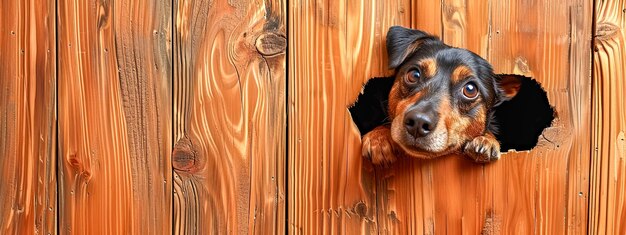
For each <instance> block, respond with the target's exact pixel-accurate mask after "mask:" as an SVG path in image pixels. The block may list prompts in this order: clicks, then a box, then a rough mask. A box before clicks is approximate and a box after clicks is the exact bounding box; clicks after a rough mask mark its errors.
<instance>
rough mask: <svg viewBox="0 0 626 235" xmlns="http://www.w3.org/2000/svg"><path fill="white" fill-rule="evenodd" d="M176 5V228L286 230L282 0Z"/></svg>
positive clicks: (188, 0) (187, 0) (182, 1)
mask: <svg viewBox="0 0 626 235" xmlns="http://www.w3.org/2000/svg"><path fill="white" fill-rule="evenodd" d="M174 6H175V10H174V15H175V25H176V29H175V31H174V64H175V67H174V99H175V101H174V102H175V103H174V113H175V115H174V124H175V126H174V130H175V131H174V140H175V142H176V144H175V147H174V152H173V156H172V164H173V167H174V178H175V179H174V180H175V185H174V226H175V227H174V233H175V234H212V233H213V234H282V233H284V228H285V226H284V221H285V213H286V211H285V196H286V195H285V160H286V158H285V156H286V152H285V148H286V146H285V144H286V138H285V131H286V112H285V105H286V104H285V101H286V96H285V95H286V87H285V86H286V79H285V72H284V71H285V69H286V67H285V66H286V64H285V51H286V46H287V45H286V35H285V20H286V16H285V13H286V2H285V1H278V0H267V1H259V0H253V1H246V0H235V1H226V0H215V1H207V0H195V1H194V0H176V1H174Z"/></svg>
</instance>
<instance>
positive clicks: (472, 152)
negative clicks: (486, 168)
mask: <svg viewBox="0 0 626 235" xmlns="http://www.w3.org/2000/svg"><path fill="white" fill-rule="evenodd" d="M463 152H465V154H467V155H469V156H470V157H471V158H472V159H474V161H476V162H480V163H485V162H491V161H495V160H498V159H500V143H498V140H496V138H495V137H493V136H491V135H486V136H478V137H476V138H474V139H473V140H471V141H469V142H467V143H466V144H465V146H463Z"/></svg>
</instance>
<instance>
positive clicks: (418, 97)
mask: <svg viewBox="0 0 626 235" xmlns="http://www.w3.org/2000/svg"><path fill="white" fill-rule="evenodd" d="M387 53H388V56H389V67H390V68H391V69H395V82H394V85H393V87H392V89H391V92H390V93H389V116H390V118H391V136H392V139H393V140H394V141H395V142H396V143H397V144H398V145H400V146H401V147H402V149H404V151H405V152H406V153H407V154H409V155H411V156H413V157H419V158H433V157H437V156H441V155H444V154H448V153H451V152H455V151H457V150H459V149H460V147H461V146H462V145H463V144H464V143H465V142H467V141H469V140H471V139H473V138H475V137H477V136H480V135H482V134H484V133H485V131H487V130H491V131H493V130H492V129H493V124H492V123H491V120H492V109H493V108H494V107H495V106H497V105H498V104H499V103H500V102H502V101H506V100H509V99H511V98H513V97H514V96H515V95H516V94H517V91H518V90H519V88H520V82H521V81H520V80H519V79H518V78H517V77H516V76H508V75H495V74H494V73H493V70H492V68H491V65H490V64H489V63H488V62H487V61H486V60H484V59H483V58H481V57H480V56H478V55H476V54H474V53H472V52H471V51H468V50H465V49H461V48H455V47H451V46H448V45H446V44H444V43H443V42H441V41H440V40H439V39H438V38H436V37H435V36H432V35H428V34H426V33H424V32H422V31H419V30H413V29H407V28H403V27H399V26H394V27H391V28H390V29H389V32H388V34H387Z"/></svg>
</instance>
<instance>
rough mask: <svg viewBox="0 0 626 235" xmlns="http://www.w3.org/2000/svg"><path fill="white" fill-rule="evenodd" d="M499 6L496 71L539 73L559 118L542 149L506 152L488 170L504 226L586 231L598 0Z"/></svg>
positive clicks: (495, 10)
mask: <svg viewBox="0 0 626 235" xmlns="http://www.w3.org/2000/svg"><path fill="white" fill-rule="evenodd" d="M492 12H493V17H492V19H493V27H492V28H493V29H492V44H491V46H490V48H491V49H490V57H491V58H492V63H493V66H494V69H495V70H496V71H498V72H500V73H516V74H523V75H526V76H530V77H533V78H535V79H537V81H538V82H540V83H541V84H542V86H543V88H544V89H545V90H546V92H547V95H548V99H549V101H550V104H551V105H552V106H554V108H555V111H556V116H557V117H556V119H555V120H554V121H553V123H552V126H551V127H549V128H547V129H546V130H544V132H543V133H542V135H541V136H540V137H539V143H538V144H537V147H536V148H534V149H533V150H531V151H530V152H525V153H517V154H507V155H506V156H504V161H501V162H499V163H497V164H494V165H492V166H493V167H494V169H490V170H491V171H489V173H488V178H489V179H493V181H492V184H493V186H494V187H493V188H492V189H490V190H491V191H492V192H493V195H494V202H493V207H494V211H495V212H496V215H498V213H501V214H500V215H501V218H502V221H503V222H502V226H501V229H502V232H503V233H505V234H506V233H514V232H522V233H525V232H533V233H540V234H561V233H564V232H568V233H584V232H585V231H586V230H587V228H586V226H587V225H586V222H585V221H587V216H588V211H587V203H588V200H587V198H588V187H589V182H588V178H587V175H588V173H589V162H590V152H591V149H590V146H591V145H590V143H591V142H590V141H591V139H590V136H589V135H588V133H589V130H590V127H591V126H590V122H591V109H590V100H591V93H590V91H591V86H590V81H591V79H590V78H591V74H590V70H591V69H590V68H591V52H590V49H589V48H590V47H591V46H590V45H591V41H590V38H591V35H590V32H591V25H592V21H591V18H592V17H591V15H592V4H591V2H589V1H539V2H526V1H497V2H493V3H492ZM503 189H506V190H503ZM511 208H515V209H511Z"/></svg>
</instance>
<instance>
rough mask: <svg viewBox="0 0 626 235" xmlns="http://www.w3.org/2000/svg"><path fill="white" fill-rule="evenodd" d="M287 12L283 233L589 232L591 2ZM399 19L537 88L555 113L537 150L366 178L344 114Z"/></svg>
mask: <svg viewBox="0 0 626 235" xmlns="http://www.w3.org/2000/svg"><path fill="white" fill-rule="evenodd" d="M385 3H387V2H385ZM290 12H291V14H290V15H291V16H293V17H292V18H291V19H292V20H291V21H290V36H291V37H290V40H291V41H290V46H291V47H290V48H291V51H290V57H289V66H290V71H289V79H290V84H289V94H290V97H289V104H290V106H289V135H288V136H289V146H290V148H289V157H290V158H289V159H290V161H289V166H288V170H289V189H290V194H289V202H290V203H289V217H288V218H289V219H288V223H289V229H290V232H292V233H306V234H308V233H312V234H316V233H322V232H331V231H332V232H343V231H350V232H352V233H394V234H396V233H397V234H408V233H417V234H423V233H427V234H432V233H449V234H463V233H467V234H477V233H485V234H516V233H519V234H527V233H541V234H561V233H565V232H568V233H584V232H585V231H586V230H587V227H586V226H587V225H586V221H587V213H588V212H587V195H588V190H587V188H588V181H587V180H588V177H587V176H588V174H589V161H590V152H591V150H590V146H591V142H590V137H589V135H587V133H588V132H589V130H590V128H591V126H590V121H591V109H590V106H589V104H590V102H591V93H590V91H591V86H590V84H591V78H590V76H591V74H590V67H591V52H590V50H589V48H590V45H591V42H590V39H591V24H592V22H591V20H590V19H591V15H592V6H591V4H590V3H588V2H586V1H569V2H566V1H550V2H549V1H540V2H526V1H472V2H469V1H452V0H450V1H442V2H441V3H440V4H436V3H433V2H432V1H414V2H411V3H410V4H409V3H405V2H396V1H393V2H391V3H389V4H384V3H383V1H328V2H326V1H315V2H309V1H305V0H301V1H296V2H294V3H292V4H291V7H290ZM407 15H408V16H407ZM396 24H398V25H405V26H411V27H414V28H419V29H426V30H427V31H429V32H431V33H433V34H435V35H438V36H440V37H441V38H442V40H444V41H445V42H447V43H449V44H451V45H454V46H460V47H464V48H468V49H470V50H472V51H474V52H476V53H478V54H480V55H482V56H483V57H485V58H487V59H488V60H490V61H491V62H492V63H493V65H494V67H495V70H496V72H499V73H518V74H523V75H526V76H532V77H534V78H536V79H537V80H538V81H539V82H541V83H542V85H543V86H544V87H545V88H546V90H547V92H548V97H549V99H550V102H551V104H552V105H554V106H555V107H556V110H557V113H558V118H557V120H556V121H555V123H553V126H552V127H551V128H548V129H547V130H545V131H544V133H543V135H542V136H541V137H540V142H539V145H538V147H536V148H535V149H533V150H532V151H527V152H520V153H508V154H505V155H504V157H503V159H502V160H500V161H498V162H496V163H493V164H488V165H478V164H475V163H473V162H471V161H470V160H467V159H466V158H464V157H462V156H449V157H446V158H442V159H439V160H435V161H420V160H415V159H402V160H400V162H398V163H396V164H395V166H394V167H392V168H391V169H375V170H371V166H370V165H369V163H367V162H362V160H361V159H360V158H359V155H360V153H359V150H358V149H359V147H360V142H359V133H358V131H357V130H356V127H355V126H354V125H353V124H352V123H351V120H350V118H349V114H348V112H347V110H346V106H347V105H349V104H350V103H352V102H353V101H354V99H355V98H356V95H357V94H358V92H359V90H360V85H361V84H363V83H364V81H365V80H366V79H368V78H370V77H380V76H385V75H388V74H389V73H390V71H387V70H386V68H385V64H386V61H385V59H384V58H385V57H386V56H385V53H384V46H383V45H384V36H385V33H386V30H387V29H388V27H389V26H390V25H396ZM291 81H293V82H291ZM373 178H375V183H373V182H372V179H373ZM350 232H348V233H350Z"/></svg>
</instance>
